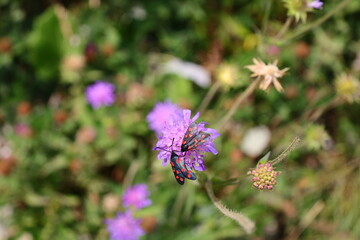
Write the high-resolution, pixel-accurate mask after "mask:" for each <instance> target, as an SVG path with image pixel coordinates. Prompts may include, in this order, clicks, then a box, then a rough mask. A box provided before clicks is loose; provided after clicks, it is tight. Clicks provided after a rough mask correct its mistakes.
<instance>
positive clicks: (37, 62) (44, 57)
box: [27, 8, 64, 80]
mask: <svg viewBox="0 0 360 240" xmlns="http://www.w3.org/2000/svg"><path fill="white" fill-rule="evenodd" d="M27 43H28V48H29V61H30V63H31V64H32V65H33V66H34V68H35V70H36V73H37V74H38V77H39V78H40V79H42V80H46V79H49V78H51V77H53V76H55V75H56V73H57V72H58V68H59V65H60V62H61V59H62V56H63V52H64V39H63V36H62V33H61V30H60V24H59V21H58V19H57V17H56V15H55V11H54V9H53V8H49V9H48V10H47V11H45V12H44V13H43V14H42V15H40V16H39V17H38V18H37V19H36V21H35V24H34V28H33V30H32V32H31V33H30V34H29V36H28V39H27Z"/></svg>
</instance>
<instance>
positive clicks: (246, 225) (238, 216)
mask: <svg viewBox="0 0 360 240" xmlns="http://www.w3.org/2000/svg"><path fill="white" fill-rule="evenodd" d="M205 188H206V191H207V193H208V195H209V197H210V199H211V201H212V202H213V204H214V205H215V207H216V208H217V209H219V211H220V212H222V213H223V214H224V215H225V216H227V217H229V218H231V219H233V220H235V221H236V222H237V223H238V224H239V225H240V226H241V227H242V228H243V229H244V231H245V232H246V233H248V234H250V233H252V232H253V231H254V229H255V223H254V222H253V221H251V220H250V219H249V218H248V217H246V216H244V215H243V214H242V213H240V212H235V211H232V210H230V209H228V208H227V207H225V206H224V205H223V204H222V203H221V202H220V201H219V200H218V199H217V198H216V197H215V194H214V191H213V189H212V185H211V182H210V181H207V182H206V183H205Z"/></svg>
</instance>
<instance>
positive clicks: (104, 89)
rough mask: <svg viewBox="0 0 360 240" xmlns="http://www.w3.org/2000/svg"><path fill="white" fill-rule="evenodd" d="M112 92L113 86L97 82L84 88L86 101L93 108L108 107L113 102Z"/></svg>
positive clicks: (113, 95)
mask: <svg viewBox="0 0 360 240" xmlns="http://www.w3.org/2000/svg"><path fill="white" fill-rule="evenodd" d="M114 92H115V87H114V85H113V84H111V83H107V82H101V81H97V82H95V83H94V84H92V85H90V86H88V87H87V88H86V100H87V101H88V103H89V104H90V105H91V106H92V107H93V108H98V107H101V106H110V105H111V104H113V103H114V102H115V93H114Z"/></svg>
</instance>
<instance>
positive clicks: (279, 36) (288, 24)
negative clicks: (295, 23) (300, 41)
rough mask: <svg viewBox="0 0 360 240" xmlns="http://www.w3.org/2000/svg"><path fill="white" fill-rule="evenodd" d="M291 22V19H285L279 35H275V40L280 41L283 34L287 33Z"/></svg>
mask: <svg viewBox="0 0 360 240" xmlns="http://www.w3.org/2000/svg"><path fill="white" fill-rule="evenodd" d="M291 22H292V17H287V19H286V21H285V23H284V25H283V27H282V28H281V29H280V31H279V33H278V34H277V35H276V37H275V39H281V38H282V37H283V36H284V34H285V33H286V32H287V30H288V29H289V26H290V24H291Z"/></svg>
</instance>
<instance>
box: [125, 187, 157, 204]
mask: <svg viewBox="0 0 360 240" xmlns="http://www.w3.org/2000/svg"><path fill="white" fill-rule="evenodd" d="M149 195H150V192H149V190H148V189H147V186H146V184H137V185H135V186H133V187H130V188H128V189H126V191H125V192H124V194H123V196H122V200H123V205H124V207H130V206H132V207H134V208H135V209H140V208H143V207H147V206H150V205H151V200H150V199H149V198H148V197H149Z"/></svg>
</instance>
